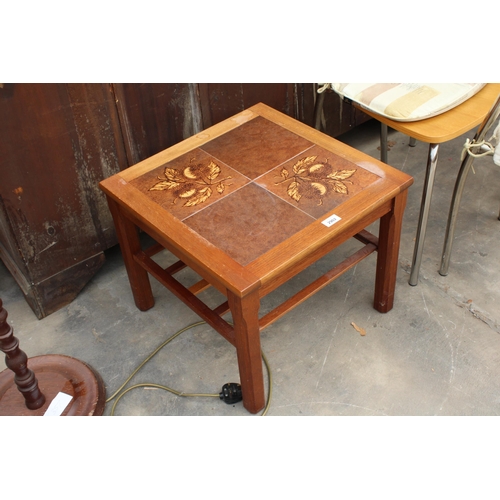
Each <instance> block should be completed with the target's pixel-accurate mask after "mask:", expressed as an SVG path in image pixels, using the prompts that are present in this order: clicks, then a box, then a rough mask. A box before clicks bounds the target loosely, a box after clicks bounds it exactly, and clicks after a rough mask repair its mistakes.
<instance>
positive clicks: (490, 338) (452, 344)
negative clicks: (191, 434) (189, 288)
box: [0, 122, 500, 416]
mask: <svg viewBox="0 0 500 500" xmlns="http://www.w3.org/2000/svg"><path fill="white" fill-rule="evenodd" d="M378 131H379V128H378V124H377V123H376V122H368V123H367V124H365V125H363V126H361V127H358V128H357V129H355V130H354V131H353V132H351V133H349V134H346V135H344V136H343V137H341V138H340V139H341V140H343V141H345V142H347V143H348V144H351V145H353V146H354V147H356V148H358V149H360V150H362V151H364V152H366V153H367V154H369V155H371V156H375V157H377V158H378V157H379V154H380V152H379V151H378V149H377V147H378V145H379V142H378V139H379V136H378V133H379V132H378ZM472 136H473V133H469V134H466V135H464V136H463V137H461V138H459V139H456V140H454V141H451V142H450V143H446V144H444V145H442V146H441V150H440V154H439V164H438V169H437V175H436V182H435V190H434V195H433V199H432V206H431V211H430V217H429V226H428V232H427V237H426V241H425V249H424V256H423V261H422V268H421V273H420V280H419V284H418V285H417V286H416V287H412V286H409V285H408V277H409V268H410V262H411V258H412V253H413V243H414V237H415V231H416V224H417V219H418V213H419V207H420V199H421V194H422V184H423V179H424V170H425V164H426V156H427V147H428V146H427V145H426V144H423V143H417V145H416V147H409V146H408V138H407V137H405V136H404V135H402V134H400V133H397V132H394V131H390V133H389V141H391V143H393V145H392V147H391V150H390V152H389V163H390V164H391V165H393V166H394V167H396V168H398V169H401V170H403V171H405V172H407V173H409V174H411V175H412V176H414V178H415V183H414V185H413V186H412V187H411V188H410V192H409V200H408V206H407V209H406V213H405V218H404V224H403V234H402V240H401V250H400V257H399V264H400V265H399V271H398V280H397V288H396V300H395V305H394V309H393V310H392V311H390V312H389V313H387V314H380V313H378V312H377V311H375V310H374V309H373V307H372V298H373V285H374V274H375V259H376V256H375V255H372V256H370V257H369V258H368V259H366V260H364V261H363V262H362V263H360V264H358V265H357V266H356V267H355V268H354V269H352V270H351V271H349V272H347V273H346V274H345V275H343V276H342V277H341V278H339V279H338V280H337V281H335V282H334V283H332V284H331V285H329V286H328V287H326V288H325V289H323V290H321V291H320V292H319V293H318V294H316V295H315V296H314V297H313V298H312V299H310V300H308V301H307V302H305V303H303V304H302V305H300V306H299V307H297V308H296V309H294V310H293V311H292V312H290V313H289V314H288V315H287V316H285V317H284V318H282V319H281V320H279V321H277V322H276V323H274V324H273V325H272V326H270V327H269V328H268V329H266V330H264V331H263V332H262V348H263V351H264V353H265V355H266V357H267V359H268V361H269V365H270V368H271V373H272V398H271V401H270V407H269V410H268V413H267V414H268V415H269V416H278V415H281V416H284V415H330V416H337V415H338V416H340V415H344V416H358V415H364V416H382V415H399V416H427V415H429V416H431V415H450V416H451V415H478V416H479V415H498V414H499V413H500V334H499V333H500V312H499V307H498V304H499V297H500V266H499V265H498V262H500V250H499V246H498V241H499V236H500V221H499V220H498V219H497V217H498V211H499V202H500V172H499V169H498V167H496V166H495V165H494V163H493V161H492V159H491V157H486V158H480V159H477V160H476V161H475V164H474V170H475V173H472V172H471V174H470V175H469V178H468V182H467V186H466V189H465V192H464V197H463V201H462V205H461V209H460V214H459V219H458V224H457V229H456V237H455V242H454V247H453V253H452V259H451V265H450V273H449V275H448V276H447V277H442V276H440V275H439V274H438V267H439V261H440V256H441V250H442V245H443V233H444V229H445V226H446V218H447V212H448V208H449V203H450V198H451V192H452V188H453V184H454V180H455V175H456V172H457V170H458V166H459V163H460V159H459V157H460V152H461V148H462V145H463V143H464V141H465V138H466V137H471V138H472ZM370 229H372V230H374V232H376V227H375V228H370ZM355 244H356V243H354V242H353V243H347V244H346V245H344V246H342V247H340V248H338V249H336V250H335V251H334V252H332V254H330V255H329V256H327V257H325V258H324V259H323V260H322V261H320V262H318V263H317V264H316V265H315V266H313V267H312V268H310V269H308V270H306V271H304V272H303V273H302V274H301V275H299V276H298V277H297V278H296V279H294V280H292V281H291V282H290V283H288V284H287V285H285V286H283V287H282V288H281V289H279V290H277V291H276V292H274V293H273V294H271V296H269V297H267V298H266V300H265V301H264V303H263V305H262V310H263V311H266V310H269V309H270V308H271V307H272V306H273V305H274V304H277V303H279V302H280V301H281V300H283V298H284V297H285V296H288V295H289V294H290V293H292V292H293V291H295V290H297V289H299V287H301V286H303V285H304V284H305V283H307V282H310V281H311V280H312V279H314V277H316V276H318V275H319V274H320V273H322V272H325V271H326V270H327V269H329V268H330V267H332V266H333V265H334V264H335V262H336V261H338V260H339V257H341V256H343V255H345V254H346V253H347V252H348V250H349V248H351V247H352V245H355ZM159 259H160V260H162V261H164V262H167V261H171V260H173V258H172V256H171V255H169V254H167V253H166V252H165V253H164V254H163V255H160V256H159ZM185 279H186V280H187V281H189V280H191V279H194V276H192V275H191V274H190V272H185ZM152 284H153V290H154V293H155V298H156V305H155V307H154V308H152V309H151V310H149V311H147V312H140V311H138V310H137V309H136V307H135V305H134V303H133V299H132V295H131V293H130V289H129V286H128V281H127V275H126V272H125V268H124V266H123V261H122V258H121V254H120V251H119V249H118V248H117V247H115V248H113V249H111V250H109V251H108V252H107V261H106V264H105V265H104V267H103V268H102V270H101V271H100V272H99V273H98V274H97V275H96V276H95V277H94V279H93V280H92V281H91V282H90V283H89V284H88V285H87V286H86V287H85V289H84V290H83V291H82V293H81V294H80V295H79V296H78V297H77V299H76V300H75V301H74V302H72V303H71V304H70V305H68V306H67V307H64V308H63V309H61V310H59V311H57V312H56V313H54V314H52V315H50V316H49V317H47V318H45V319H43V320H38V319H37V318H36V317H35V315H34V314H33V313H32V311H31V309H30V308H29V306H28V305H27V303H26V302H25V301H24V298H23V296H22V293H21V291H20V289H19V288H18V287H17V285H16V283H15V281H14V279H13V278H12V277H11V276H10V274H9V273H8V271H7V270H6V268H5V266H4V265H3V264H2V263H0V297H1V298H2V300H3V302H4V307H5V308H6V309H7V311H8V314H9V316H8V322H9V324H10V325H11V326H12V327H13V328H14V334H15V336H16V337H17V338H18V339H19V340H20V344H21V348H22V349H23V350H24V351H25V352H26V353H27V354H28V356H30V357H32V356H37V355H42V354H66V355H69V356H73V357H75V358H78V359H80V360H82V361H85V362H87V363H89V364H90V365H91V366H92V367H93V368H94V369H95V370H97V371H98V372H99V373H100V375H101V377H102V378H103V380H104V382H105V385H106V389H107V395H108V397H109V396H111V395H112V394H113V393H114V392H115V391H116V390H117V389H118V388H119V387H120V386H121V384H122V383H123V382H125V380H126V379H127V377H128V376H129V375H130V374H131V373H132V371H133V370H134V369H135V368H136V367H137V366H138V365H139V364H140V363H141V362H142V361H143V360H144V359H145V358H146V357H147V356H149V355H150V354H151V353H152V352H153V351H154V350H155V349H156V348H157V347H158V346H159V345H160V344H162V342H164V341H165V340H166V339H168V338H169V337H170V336H171V335H173V334H175V333H176V332H178V331H179V330H180V329H182V328H184V327H186V326H189V325H192V324H193V323H196V322H197V321H198V318H197V316H196V315H195V314H194V313H193V312H192V311H191V310H190V309H188V308H187V307H186V306H185V305H184V304H182V303H181V302H180V301H179V300H178V299H176V298H175V297H174V296H173V295H172V294H170V293H169V292H168V291H167V290H165V289H163V288H162V287H161V286H160V285H159V284H158V283H157V282H156V281H155V280H153V279H152ZM204 294H205V295H204V299H205V300H206V301H207V302H208V303H209V304H211V305H216V304H218V301H220V297H219V296H218V292H214V291H207V292H204ZM353 322H354V323H355V324H356V325H358V326H360V327H362V328H364V329H365V330H366V335H364V336H362V335H360V333H359V332H358V331H357V330H356V329H355V328H353V326H352V325H351V323H353ZM2 363H3V361H2ZM0 368H1V369H3V365H2V366H0ZM238 380H239V376H238V370H237V363H236V355H235V350H234V348H233V347H232V346H231V345H230V344H229V343H227V342H226V341H225V340H224V339H223V338H222V337H220V336H219V335H218V334H217V333H215V332H214V331H213V330H212V329H211V328H210V327H208V326H207V325H205V324H203V325H201V326H196V327H194V328H192V329H189V330H187V331H186V332H185V333H183V334H182V335H180V336H179V337H177V338H176V339H175V340H173V341H172V342H171V343H169V344H168V345H166V346H165V347H164V348H163V349H161V350H160V351H159V352H158V354H157V355H156V356H154V357H153V358H152V360H151V361H150V362H148V363H147V364H146V365H145V367H144V368H143V369H142V370H141V371H140V372H139V373H138V374H137V375H136V376H135V377H134V378H133V379H132V380H131V381H130V383H129V385H133V384H136V383H155V384H161V385H165V386H168V387H171V388H173V389H175V390H178V391H182V392H185V393H191V392H195V393H210V394H218V393H219V392H220V390H221V387H222V385H223V384H225V383H226V382H238ZM266 380H267V379H266ZM112 404H113V401H111V402H109V403H108V404H107V406H106V410H105V415H109V414H110V413H111V406H112ZM115 414H116V415H179V416H180V415H192V416H197V415H205V416H211V415H214V416H225V415H228V416H250V414H249V413H248V412H247V411H246V410H245V409H244V407H243V406H242V404H241V403H238V404H235V405H227V404H225V403H223V402H222V401H220V400H219V399H218V398H215V397H194V398H182V397H178V396H175V395H173V394H171V393H170V392H167V391H163V390H161V389H151V388H138V389H134V390H132V391H130V392H128V393H127V394H126V395H125V396H124V397H123V398H122V399H120V401H119V402H118V404H117V406H116V409H115Z"/></svg>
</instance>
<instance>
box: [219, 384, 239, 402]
mask: <svg viewBox="0 0 500 500" xmlns="http://www.w3.org/2000/svg"><path fill="white" fill-rule="evenodd" d="M219 398H220V399H222V401H224V403H226V404H228V405H232V404H234V403H239V402H240V401H243V396H242V394H241V385H240V384H236V383H235V382H230V383H228V384H224V385H223V386H222V392H221V393H220V394H219Z"/></svg>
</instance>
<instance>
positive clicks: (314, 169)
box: [276, 156, 356, 205]
mask: <svg viewBox="0 0 500 500" xmlns="http://www.w3.org/2000/svg"><path fill="white" fill-rule="evenodd" d="M317 159H318V156H306V157H304V158H301V159H300V160H298V161H297V162H296V163H295V165H294V166H293V167H292V171H293V174H294V175H293V176H290V174H289V172H288V170H287V169H286V168H282V169H281V172H280V176H281V177H282V178H283V180H281V181H279V182H276V184H282V183H283V182H285V181H289V184H288V187H287V194H288V196H290V198H292V199H293V200H295V201H296V202H297V203H298V202H299V201H300V200H301V199H302V198H305V199H310V200H316V201H317V202H318V205H322V204H323V198H324V197H325V196H327V195H328V194H329V193H332V192H334V193H339V194H349V190H348V187H347V184H348V183H351V181H348V180H347V179H349V178H350V177H352V176H353V175H354V173H355V172H356V169H352V170H334V167H333V166H332V165H330V164H329V163H328V159H325V161H324V162H321V161H318V160H317Z"/></svg>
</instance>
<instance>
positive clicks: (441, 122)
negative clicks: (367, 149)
mask: <svg viewBox="0 0 500 500" xmlns="http://www.w3.org/2000/svg"><path fill="white" fill-rule="evenodd" d="M327 85H330V84H327ZM330 89H331V87H330V88H327V90H330ZM321 90H325V86H324V87H323V88H320V89H318V92H320V93H318V96H317V99H316V105H315V112H314V125H315V128H316V129H318V130H320V129H321V116H322V110H323V103H324V99H325V94H326V92H321ZM349 102H351V103H352V104H353V105H354V106H355V107H357V108H358V109H361V110H362V111H363V112H364V113H366V114H367V115H369V116H371V117H372V118H375V119H376V120H378V121H379V122H380V123H381V133H380V142H381V148H380V149H381V160H382V161H383V162H385V163H387V128H388V127H391V128H392V129H394V130H397V131H399V132H402V133H403V134H406V135H408V136H409V137H410V144H411V143H412V142H413V141H414V140H419V141H422V142H425V143H428V144H429V153H428V158H427V168H426V174H425V181H424V188H423V193H422V202H421V205H420V215H419V221H418V225H417V234H416V239H415V247H414V250H413V259H412V266H411V272H410V279H409V284H410V285H413V286H415V285H417V283H418V276H419V271H420V264H421V261H422V253H423V247H424V240H425V232H426V228H427V220H428V215H429V208H430V203H431V197H432V188H433V185H434V176H435V173H436V167H437V161H438V150H439V145H440V144H442V143H444V142H447V141H450V140H453V139H456V138H457V137H459V136H460V135H462V134H465V133H466V132H469V131H470V130H472V129H474V128H475V127H477V126H478V125H480V126H479V128H478V130H477V132H476V135H475V137H474V139H473V140H472V142H469V143H467V144H468V147H467V154H466V157H465V158H464V159H463V161H462V165H461V167H460V170H459V172H458V175H457V179H456V182H455V188H454V191H453V195H452V200H451V206H450V212H449V215H448V223H447V229H446V233H445V241H444V247H443V254H442V258H441V266H440V269H439V273H440V274H441V275H443V276H446V275H447V274H448V267H449V261H450V254H451V247H452V241H453V235H454V230H455V223H456V219H457V213H458V208H459V205H460V198H461V196H462V191H463V187H464V184H465V180H466V178H467V174H468V172H469V170H470V167H471V165H472V162H473V158H474V155H478V154H493V148H492V147H491V146H490V145H489V144H487V143H486V144H482V141H484V138H485V136H486V134H487V133H488V131H489V130H490V128H491V127H492V125H493V124H494V123H495V121H496V119H497V118H498V116H499V115H500V83H488V84H486V85H484V86H483V87H482V88H481V89H480V90H479V91H478V92H477V93H475V94H474V95H473V96H471V97H468V98H467V99H466V100H465V101H463V102H461V103H460V104H458V105H456V106H455V107H453V108H451V109H448V110H446V111H444V112H442V113H440V114H437V115H436V116H431V117H430V118H425V119H421V120H418V121H399V120H395V119H391V118H388V117H387V116H384V115H382V114H380V113H379V112H374V111H373V110H372V109H369V108H367V107H366V106H364V105H361V104H360V103H359V102H356V101H349ZM497 140H498V139H497ZM499 142H500V141H499ZM481 152H483V153H481ZM499 219H500V215H499Z"/></svg>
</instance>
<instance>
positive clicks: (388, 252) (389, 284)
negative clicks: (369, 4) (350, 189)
mask: <svg viewBox="0 0 500 500" xmlns="http://www.w3.org/2000/svg"><path fill="white" fill-rule="evenodd" d="M407 196H408V191H407V190H405V191H403V192H402V193H400V194H399V195H398V196H396V198H394V202H393V208H392V210H391V211H390V212H389V213H388V214H386V215H384V216H383V217H382V218H381V219H380V228H379V245H378V257H377V273H376V277H375V299H374V307H375V309H376V310H377V311H379V312H382V313H385V312H388V311H390V310H391V309H392V306H393V304H394V290H395V288H396V276H397V271H398V257H399V243H400V238H401V226H402V222H403V213H404V209H405V206H406V198H407Z"/></svg>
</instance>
